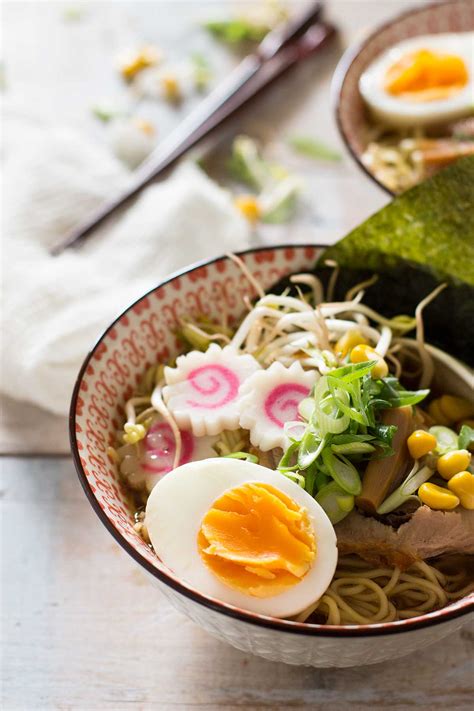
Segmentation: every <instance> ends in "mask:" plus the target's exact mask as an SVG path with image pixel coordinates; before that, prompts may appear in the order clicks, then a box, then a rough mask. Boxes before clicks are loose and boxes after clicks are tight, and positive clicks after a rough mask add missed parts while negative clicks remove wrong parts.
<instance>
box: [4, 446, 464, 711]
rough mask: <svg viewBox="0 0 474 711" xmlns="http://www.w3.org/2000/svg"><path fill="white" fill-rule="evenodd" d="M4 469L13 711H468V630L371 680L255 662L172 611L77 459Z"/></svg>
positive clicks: (365, 672) (9, 703)
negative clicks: (98, 504)
mask: <svg viewBox="0 0 474 711" xmlns="http://www.w3.org/2000/svg"><path fill="white" fill-rule="evenodd" d="M1 464H2V487H1V490H2V498H1V519H2V526H3V570H4V579H3V585H2V592H3V602H2V637H3V662H2V680H3V706H2V708H4V709H5V710H6V711H11V710H12V711H13V709H15V710H16V709H25V710H27V711H33V710H36V709H41V710H43V709H48V710H49V709H78V710H81V711H89V710H91V711H92V710H95V709H111V710H113V711H121V710H122V709H130V708H133V709H153V708H158V709H175V708H183V709H194V708H196V709H205V710H209V711H210V710H211V709H219V708H228V709H242V708H245V709H288V708H300V709H326V708H327V707H328V705H330V707H331V708H335V709H343V708H346V706H347V705H348V704H351V707H352V708H355V709H362V708H367V707H368V706H370V707H373V708H380V709H383V708H390V709H406V708H407V707H411V706H417V707H418V708H421V709H443V708H446V707H447V706H449V707H450V708H452V709H467V708H468V707H469V704H470V701H472V693H473V692H474V689H473V675H472V671H473V669H472V652H473V646H474V645H473V639H474V635H473V630H472V629H471V630H468V629H464V630H463V631H461V632H459V633H457V634H455V635H453V636H452V637H450V638H448V639H446V640H443V642H442V644H439V645H436V646H434V647H431V648H428V649H426V650H423V651H422V652H420V653H418V654H416V655H412V656H410V657H407V658H405V659H400V660H396V661H394V662H387V663H384V664H379V665H376V666H374V667H365V668H355V669H342V670H331V669H328V670H324V669H321V670H314V669H306V668H299V667H289V666H285V665H282V664H274V663H271V662H267V661H266V660H263V659H259V658H257V657H252V656H247V655H245V654H243V653H241V652H239V651H236V650H234V649H233V648H231V647H229V646H227V645H225V644H222V643H220V642H218V641H216V640H215V639H214V638H212V637H210V636H208V635H207V634H206V633H205V632H203V631H202V630H200V629H199V628H198V627H196V626H195V625H194V624H193V623H191V622H189V621H188V620H187V619H186V618H184V617H182V616H181V615H180V614H179V613H177V612H175V611H174V609H173V608H172V607H170V605H169V603H168V602H167V601H166V600H165V599H164V598H163V597H162V596H161V595H160V594H159V592H158V591H157V590H156V589H155V588H154V587H153V586H152V585H151V584H150V583H149V582H148V580H147V579H146V578H145V577H144V575H143V574H142V572H141V571H140V570H139V569H138V568H137V567H136V566H135V564H134V563H133V562H132V561H131V559H129V558H128V557H127V556H126V554H125V553H124V552H122V551H121V550H120V548H119V547H118V545H117V544H116V543H115V542H114V541H113V540H112V538H111V537H110V535H109V534H108V532H107V531H106V530H105V528H104V527H103V526H102V525H101V523H100V522H99V521H98V519H97V518H96V516H95V514H94V513H93V512H92V510H91V509H90V506H89V504H88V502H87V501H86V499H85V496H84V494H83V492H82V490H81V489H80V486H79V484H78V482H77V481H76V477H75V473H74V471H73V466H72V463H71V462H70V461H69V460H68V459H43V460H34V459H14V458H4V459H2V460H1Z"/></svg>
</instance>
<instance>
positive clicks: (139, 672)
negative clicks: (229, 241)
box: [0, 0, 473, 711]
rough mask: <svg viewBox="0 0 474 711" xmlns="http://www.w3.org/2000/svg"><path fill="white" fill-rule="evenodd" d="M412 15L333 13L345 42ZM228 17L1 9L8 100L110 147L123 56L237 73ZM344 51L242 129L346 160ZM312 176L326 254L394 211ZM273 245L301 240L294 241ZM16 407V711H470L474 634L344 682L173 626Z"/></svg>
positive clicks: (372, 191)
mask: <svg viewBox="0 0 474 711" xmlns="http://www.w3.org/2000/svg"><path fill="white" fill-rule="evenodd" d="M413 4H414V3H410V2H401V1H400V0H390V1H388V0H384V2H379V1H377V0H360V1H359V0H337V1H333V2H329V3H328V5H329V12H330V14H331V15H332V16H333V17H334V19H335V21H336V22H337V23H338V26H339V27H340V28H341V31H342V33H341V36H342V39H341V44H342V45H346V44H347V43H348V42H349V41H352V40H354V39H356V38H357V37H358V36H359V35H360V34H361V32H363V31H365V30H367V29H368V28H369V27H370V26H372V25H373V24H375V23H377V22H380V21H381V20H383V19H385V18H387V17H389V16H390V15H393V14H395V13H396V12H398V11H399V10H400V9H402V8H405V7H407V6H410V5H413ZM226 5H229V6H232V5H235V3H223V2H220V3H211V2H208V1H206V2H197V0H196V2H181V1H179V0H176V1H175V0H173V1H172V2H166V3H165V2H134V3H131V2H120V3H119V2H93V3H70V2H64V3H61V2H39V1H38V2H29V3H26V2H9V3H8V2H7V3H4V29H5V31H4V39H5V58H6V84H7V96H9V100H11V99H12V96H13V100H18V99H20V100H21V101H24V100H27V101H28V102H30V104H31V103H34V105H35V107H37V111H38V116H41V117H42V118H46V119H50V118H51V117H55V118H56V119H57V120H61V121H63V122H64V123H68V124H71V125H74V126H75V127H76V128H79V129H84V130H87V131H89V132H91V133H94V134H95V135H96V136H97V137H98V138H99V139H101V138H103V136H102V133H101V132H102V131H103V127H102V126H100V125H98V124H97V123H94V119H93V118H92V117H91V113H90V107H91V105H92V104H94V103H97V102H98V101H99V100H101V99H103V98H105V99H114V98H118V99H120V98H121V97H122V94H121V92H123V87H121V85H120V83H119V82H117V80H116V78H115V77H114V74H113V69H112V63H111V57H113V56H114V54H115V53H116V50H118V49H120V48H123V46H124V45H127V44H130V43H131V44H133V43H134V42H135V41H137V39H138V40H141V41H143V40H144V39H145V40H146V41H155V42H157V43H158V44H160V45H161V46H166V48H167V49H168V51H169V52H171V53H172V54H173V52H174V53H175V54H176V55H179V52H180V51H181V49H180V48H181V47H182V46H184V45H186V46H188V45H193V46H194V47H196V48H200V49H201V50H202V49H204V50H205V51H209V53H210V54H211V56H212V58H213V61H214V64H215V65H217V66H219V68H220V71H225V69H226V68H228V67H229V66H230V65H231V64H232V63H233V62H235V57H229V52H228V50H225V49H223V48H220V47H217V46H216V45H215V43H212V42H211V41H210V40H209V39H208V38H207V37H206V36H205V34H204V33H202V31H200V30H199V28H198V26H197V22H198V20H199V19H206V18H209V17H211V16H213V15H216V14H221V15H222V14H225V13H226V12H227V11H228V8H226ZM71 6H73V7H74V8H77V7H78V6H80V7H83V8H84V10H85V12H84V17H83V19H82V20H80V21H79V22H76V23H74V22H71V21H65V19H64V12H65V10H67V9H68V8H70V7H71ZM340 51H341V46H339V47H335V48H334V50H333V51H332V52H331V53H330V54H329V56H328V57H327V58H326V59H325V60H324V62H322V63H318V62H310V63H308V64H307V65H306V66H305V67H303V68H301V70H298V72H297V73H296V74H293V75H292V77H291V78H288V79H286V80H285V81H284V82H283V83H282V84H280V85H279V87H280V88H279V90H278V91H277V92H273V93H271V94H269V95H267V97H266V98H265V99H264V100H262V101H261V102H259V103H257V105H256V106H255V107H254V109H253V110H252V112H251V114H250V115H249V114H247V115H246V116H245V117H243V118H240V119H239V122H238V124H237V125H234V127H233V130H249V131H257V132H259V131H260V129H261V127H262V126H264V130H263V133H265V132H268V127H269V126H270V133H272V134H273V136H275V135H276V136H278V135H279V134H280V133H282V132H285V133H288V132H290V131H291V132H295V133H298V132H304V133H310V134H312V135H316V136H317V137H319V138H321V139H323V140H327V141H328V142H329V143H330V144H332V145H335V146H337V145H338V137H337V134H336V130H335V127H334V124H333V120H332V113H331V107H330V101H329V83H330V77H331V74H332V71H333V69H334V66H335V62H336V61H337V58H338V56H339V54H340ZM91 69H93V71H91ZM20 103H21V102H20ZM182 110H183V111H185V110H186V108H183V109H182ZM146 111H147V112H151V113H152V114H153V118H154V120H156V121H159V124H160V129H161V130H162V131H163V132H166V130H168V129H169V127H170V126H171V125H172V124H173V123H174V122H176V120H177V118H179V113H178V114H176V113H173V112H171V111H170V110H169V109H168V108H163V107H161V108H160V107H146ZM276 115H278V122H277V121H275V119H274V116H276ZM274 150H275V151H276V153H278V145H277V147H276V148H275V149H274ZM299 168H300V166H299ZM301 170H303V172H305V179H306V180H307V183H308V185H309V193H310V195H314V202H315V204H316V205H317V212H316V216H315V214H314V213H312V216H311V224H310V227H311V232H310V235H311V238H312V239H315V240H316V239H326V240H327V241H330V240H331V239H333V238H335V237H336V236H340V235H341V234H343V233H344V232H345V231H347V230H348V229H349V228H350V227H351V226H353V225H355V224H357V223H358V222H359V221H360V220H361V219H363V218H364V217H365V216H367V215H368V214H370V213H371V212H373V211H375V210H376V209H378V207H380V206H381V205H382V204H383V203H384V202H385V201H386V196H385V195H384V194H383V193H382V192H381V191H379V190H378V189H377V188H376V187H375V186H373V185H372V184H370V183H369V181H368V180H366V179H365V178H364V177H363V176H361V175H360V173H359V172H358V170H357V168H356V167H355V166H353V165H352V163H351V162H350V160H349V159H346V160H345V161H344V162H343V163H342V164H341V165H339V166H318V167H317V168H316V167H315V166H313V165H306V166H305V167H301ZM308 230H309V224H308V222H306V223H305V222H304V220H303V221H302V222H301V223H300V224H299V225H298V224H297V225H295V226H294V227H293V228H292V233H291V238H293V239H295V240H297V239H300V240H301V239H303V238H305V237H306V236H307V235H308ZM264 238H266V239H272V240H274V241H278V240H279V239H288V234H287V229H286V228H285V227H283V228H277V229H276V230H275V231H273V232H272V233H270V234H267V235H265V236H264ZM4 406H5V414H4V423H3V425H2V426H0V451H3V452H15V453H17V454H20V453H21V454H24V453H30V455H31V453H36V456H23V457H20V456H14V457H5V456H4V457H3V458H2V459H1V460H0V466H1V480H2V484H1V489H0V506H1V524H2V564H3V565H2V585H1V589H0V591H1V598H2V600H1V601H2V605H1V606H2V657H1V683H2V706H1V708H2V709H5V711H11V710H14V709H22V710H25V711H30V710H31V711H33V710H36V709H41V710H43V709H45V710H48V711H49V709H61V710H62V709H64V710H65V709H80V710H81V711H89V710H90V711H92V710H96V709H110V710H111V711H112V710H113V711H120V710H121V709H154V708H157V709H176V708H180V709H195V708H199V709H203V710H204V711H205V710H208V709H209V710H211V709H219V708H226V709H229V711H231V710H232V709H288V708H300V709H319V708H321V709H323V708H327V707H328V706H330V708H332V709H343V708H347V707H349V706H350V707H351V708H354V709H362V708H364V709H365V708H367V707H372V708H391V709H406V708H410V707H413V706H417V707H419V708H421V709H441V708H443V709H444V708H446V707H448V706H449V707H450V708H452V709H464V708H466V709H467V708H469V707H471V703H472V698H473V683H472V682H473V667H472V650H473V630H472V628H471V629H468V628H464V629H463V630H462V631H460V632H458V633H456V634H454V635H453V636H451V637H450V638H448V639H446V640H443V642H442V643H441V644H439V645H437V646H435V647H431V648H429V649H426V650H423V651H422V652H420V653H418V654H416V655H412V656H411V657H407V658H405V659H400V660H397V661H395V662H388V663H385V664H379V665H376V666H372V667H359V668H354V669H346V670H314V669H306V668H301V667H300V668H298V667H289V666H288V667H287V666H285V665H280V664H274V663H271V662H267V661H265V660H263V659H259V658H256V657H251V656H247V655H245V654H243V653H241V652H239V651H236V650H234V649H233V648H231V647H229V646H226V645H225V644H222V643H220V642H218V641H216V640H215V639H213V638H212V637H210V636H208V635H207V634H206V633H204V632H203V631H201V630H200V629H199V628H198V627H196V626H195V625H194V624H193V623H191V622H189V621H188V620H187V619H185V618H184V617H182V616H181V615H180V614H178V613H177V612H175V611H174V609H173V608H172V607H171V606H170V605H169V603H168V602H167V601H166V600H165V599H164V598H163V597H162V596H161V595H160V593H159V592H158V591H157V590H156V589H155V588H153V587H152V586H150V584H149V583H148V582H147V580H146V579H145V577H144V575H143V574H142V573H141V571H140V570H139V569H138V568H137V567H135V565H134V564H133V563H132V561H131V560H129V559H127V556H126V554H125V553H124V552H123V551H121V550H120V548H119V547H118V546H117V544H116V543H115V542H114V541H113V540H112V538H111V537H110V535H109V534H108V533H107V531H106V530H105V529H104V528H103V526H102V525H101V524H100V522H99V521H98V519H97V518H96V516H95V514H94V513H93V511H92V510H91V508H90V506H89V504H88V502H87V501H86V499H85V497H84V495H83V493H82V490H81V489H80V486H79V484H78V482H77V479H76V476H75V473H74V471H73V465H72V463H71V460H70V459H69V457H64V456H63V457H39V456H37V454H38V453H39V452H55V453H61V452H63V453H64V452H66V451H67V449H68V444H67V440H66V423H65V420H63V419H61V418H52V417H48V415H47V414H46V413H43V412H41V411H40V410H37V409H34V408H30V407H29V406H26V405H24V404H23V405H22V404H14V403H13V402H12V401H5V402H4ZM25 423H26V426H25ZM25 431H31V433H32V436H31V437H30V438H28V437H27V436H25Z"/></svg>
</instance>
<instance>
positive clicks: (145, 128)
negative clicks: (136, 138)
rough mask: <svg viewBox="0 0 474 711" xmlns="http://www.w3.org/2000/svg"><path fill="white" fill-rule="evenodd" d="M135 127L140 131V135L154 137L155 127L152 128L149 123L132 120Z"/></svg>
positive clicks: (143, 120) (138, 119) (141, 120)
mask: <svg viewBox="0 0 474 711" xmlns="http://www.w3.org/2000/svg"><path fill="white" fill-rule="evenodd" d="M134 124H135V126H136V127H137V128H138V129H140V131H142V133H144V134H146V135H147V136H154V135H155V127H154V126H153V124H152V123H150V121H146V120H145V119H141V118H137V119H135V120H134Z"/></svg>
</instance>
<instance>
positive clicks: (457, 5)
mask: <svg viewBox="0 0 474 711" xmlns="http://www.w3.org/2000/svg"><path fill="white" fill-rule="evenodd" d="M473 29H474V2H473V1H472V0H448V2H440V3H433V4H430V5H424V6H423V5H422V6H421V7H417V8H414V9H412V10H408V11H407V12H403V13H402V14H401V15H398V16H397V17H395V18H394V19H393V20H389V21H388V22H386V23H385V24H383V25H381V26H380V27H378V28H377V29H376V30H374V31H373V32H371V34H370V35H369V37H367V38H366V39H365V40H363V41H362V42H361V43H358V44H357V45H354V46H351V47H349V49H347V50H346V52H345V53H344V54H343V56H342V58H341V60H340V61H339V64H338V65H337V67H336V71H335V73H334V78H333V83H332V95H333V102H334V110H335V115H336V121H337V126H338V128H339V132H340V134H341V137H342V139H343V141H344V143H345V145H346V148H347V149H348V151H349V153H350V154H351V156H352V157H353V158H354V160H355V161H356V163H357V164H358V166H359V168H361V169H362V170H363V171H364V173H366V174H367V175H368V176H369V177H370V178H372V180H373V181H374V182H375V183H377V185H379V187H381V188H382V189H383V190H385V191H386V192H387V193H389V194H390V195H394V194H395V193H393V192H392V191H391V190H390V189H389V188H387V187H386V186H385V185H384V184H383V183H381V182H380V180H378V178H376V177H375V175H374V174H373V173H372V172H371V171H370V170H369V169H368V168H367V167H366V166H365V165H364V163H363V162H362V154H363V153H364V151H365V149H366V147H367V133H368V130H369V128H370V121H369V117H368V112H367V108H366V106H365V103H364V101H363V99H362V96H361V95H360V92H359V79H360V77H361V75H362V73H363V72H364V71H365V70H366V68H367V67H368V66H369V64H372V62H373V61H374V60H375V59H376V57H378V56H379V55H380V54H382V52H384V51H385V50H386V49H388V48H389V47H391V46H393V45H395V44H397V43H398V42H402V41H403V40H406V39H409V38H410V37H417V36H419V35H433V34H439V33H441V32H466V31H468V30H473Z"/></svg>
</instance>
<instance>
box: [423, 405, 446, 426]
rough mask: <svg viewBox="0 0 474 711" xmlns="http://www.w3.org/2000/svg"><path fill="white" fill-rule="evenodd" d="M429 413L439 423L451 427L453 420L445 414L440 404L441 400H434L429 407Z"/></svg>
mask: <svg viewBox="0 0 474 711" xmlns="http://www.w3.org/2000/svg"><path fill="white" fill-rule="evenodd" d="M427 410H428V414H429V415H430V417H432V418H433V421H434V422H435V423H436V424H437V425H444V427H449V425H450V424H451V422H450V421H449V420H448V418H447V417H446V416H445V415H443V413H442V411H441V408H440V406H439V400H432V401H431V402H430V404H429V405H428V407H427Z"/></svg>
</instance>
